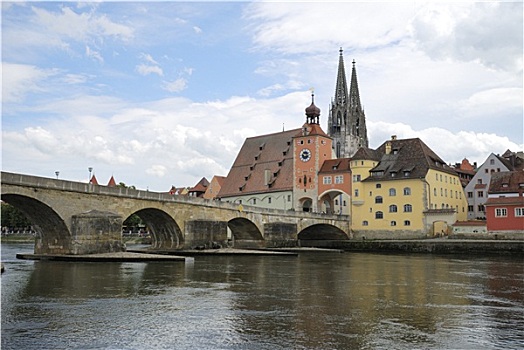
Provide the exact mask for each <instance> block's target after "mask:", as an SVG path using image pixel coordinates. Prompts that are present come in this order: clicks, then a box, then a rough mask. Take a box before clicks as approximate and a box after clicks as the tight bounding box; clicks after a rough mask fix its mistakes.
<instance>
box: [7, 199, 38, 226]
mask: <svg viewBox="0 0 524 350" xmlns="http://www.w3.org/2000/svg"><path fill="white" fill-rule="evenodd" d="M1 215H2V216H1V218H2V220H1V221H2V227H4V226H7V227H28V226H31V221H29V220H28V219H27V218H26V216H25V215H24V214H23V213H22V212H21V211H20V210H18V209H17V208H15V207H13V206H12V205H9V204H7V203H3V202H2V213H1Z"/></svg>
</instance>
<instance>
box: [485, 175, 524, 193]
mask: <svg viewBox="0 0 524 350" xmlns="http://www.w3.org/2000/svg"><path fill="white" fill-rule="evenodd" d="M523 191H524V171H523V170H517V171H502V172H497V173H492V174H491V181H490V183H489V190H488V193H490V194H495V193H500V194H503V193H519V192H520V193H522V192H523Z"/></svg>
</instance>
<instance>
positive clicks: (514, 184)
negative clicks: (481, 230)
mask: <svg viewBox="0 0 524 350" xmlns="http://www.w3.org/2000/svg"><path fill="white" fill-rule="evenodd" d="M523 195H524V171H523V170H518V171H505V172H498V173H494V174H493V175H492V176H491V181H490V185H489V190H488V199H487V201H486V203H485V207H486V219H487V220H486V221H487V227H488V231H489V233H493V234H495V233H496V234H516V235H519V236H518V237H519V238H524V196H523Z"/></svg>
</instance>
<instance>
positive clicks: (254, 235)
mask: <svg viewBox="0 0 524 350" xmlns="http://www.w3.org/2000/svg"><path fill="white" fill-rule="evenodd" d="M227 227H228V228H229V229H230V230H231V234H232V236H233V239H234V240H243V241H262V240H264V237H262V233H261V232H260V229H259V228H258V227H257V225H255V224H254V223H253V222H252V221H251V220H249V219H246V218H235V219H231V220H229V221H228V223H227Z"/></svg>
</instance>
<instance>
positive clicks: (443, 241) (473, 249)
mask: <svg viewBox="0 0 524 350" xmlns="http://www.w3.org/2000/svg"><path fill="white" fill-rule="evenodd" d="M300 243H301V246H303V247H310V246H311V247H321V248H329V249H341V250H344V251H350V252H396V253H431V254H480V255H486V254H508V255H523V256H524V241H520V240H473V239H447V238H436V239H423V240H348V241H342V240H340V241H301V242H300Z"/></svg>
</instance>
